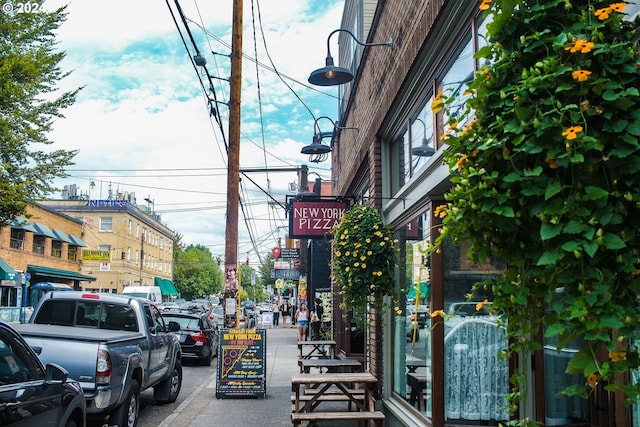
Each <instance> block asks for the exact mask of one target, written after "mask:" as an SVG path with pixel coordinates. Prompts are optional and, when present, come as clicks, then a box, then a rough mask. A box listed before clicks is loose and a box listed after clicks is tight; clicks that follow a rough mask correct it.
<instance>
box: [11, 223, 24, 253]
mask: <svg viewBox="0 0 640 427" xmlns="http://www.w3.org/2000/svg"><path fill="white" fill-rule="evenodd" d="M24 235H25V231H24V230H22V229H19V228H12V229H11V238H10V240H9V246H10V247H11V249H17V250H19V251H22V250H24Z"/></svg>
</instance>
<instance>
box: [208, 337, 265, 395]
mask: <svg viewBox="0 0 640 427" xmlns="http://www.w3.org/2000/svg"><path fill="white" fill-rule="evenodd" d="M266 341H267V331H266V330H264V329H221V330H220V341H219V346H218V350H219V351H218V372H217V381H216V398H218V399H221V398H224V397H227V396H233V395H248V394H251V395H255V396H256V397H260V398H264V397H265V395H266V392H267V381H266V366H267V360H266V355H267V351H266V350H267V348H266Z"/></svg>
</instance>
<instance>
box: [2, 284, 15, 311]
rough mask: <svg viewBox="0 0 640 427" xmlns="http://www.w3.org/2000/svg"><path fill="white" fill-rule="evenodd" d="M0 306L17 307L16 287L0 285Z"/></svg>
mask: <svg viewBox="0 0 640 427" xmlns="http://www.w3.org/2000/svg"><path fill="white" fill-rule="evenodd" d="M0 307H18V288H14V287H9V286H2V287H0Z"/></svg>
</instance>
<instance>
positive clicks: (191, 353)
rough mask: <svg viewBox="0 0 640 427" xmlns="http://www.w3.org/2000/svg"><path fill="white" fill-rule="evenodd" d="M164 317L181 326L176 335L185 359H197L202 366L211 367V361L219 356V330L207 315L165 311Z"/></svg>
mask: <svg viewBox="0 0 640 427" xmlns="http://www.w3.org/2000/svg"><path fill="white" fill-rule="evenodd" d="M162 317H164V319H165V320H166V321H171V320H173V321H174V322H177V323H179V324H180V330H179V331H177V332H175V335H176V336H177V337H178V340H179V341H180V347H181V348H182V358H183V359H187V358H195V359H198V360H199V361H200V363H201V364H202V365H207V366H208V365H211V360H212V359H213V358H214V357H215V356H217V355H218V329H217V328H216V326H215V325H214V324H213V321H212V320H211V319H209V315H208V314H207V313H202V312H191V313H186V312H182V311H165V312H163V313H162Z"/></svg>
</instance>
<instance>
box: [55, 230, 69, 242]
mask: <svg viewBox="0 0 640 427" xmlns="http://www.w3.org/2000/svg"><path fill="white" fill-rule="evenodd" d="M53 234H55V235H56V239H54V240H60V241H61V242H67V243H71V244H73V242H72V241H71V239H70V238H69V236H68V235H67V233H65V232H64V231H62V230H58V229H57V228H54V229H53Z"/></svg>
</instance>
